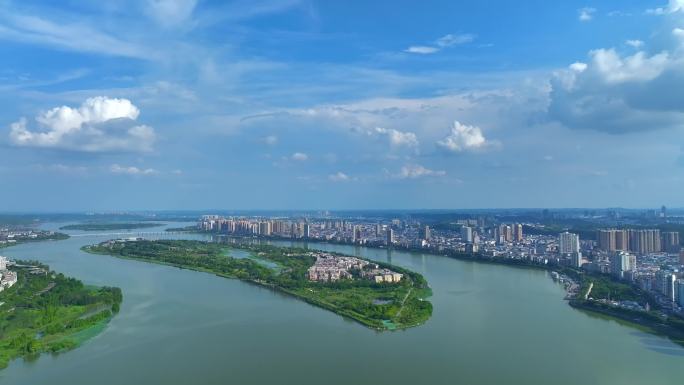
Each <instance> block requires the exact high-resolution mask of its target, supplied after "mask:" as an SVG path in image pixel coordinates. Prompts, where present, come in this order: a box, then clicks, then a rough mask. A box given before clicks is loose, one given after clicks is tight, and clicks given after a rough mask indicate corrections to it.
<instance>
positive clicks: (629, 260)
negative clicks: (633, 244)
mask: <svg viewBox="0 0 684 385" xmlns="http://www.w3.org/2000/svg"><path fill="white" fill-rule="evenodd" d="M635 267H636V257H635V256H634V254H630V253H628V252H625V251H617V252H615V254H613V256H612V257H611V258H610V271H611V273H612V274H613V275H614V276H616V277H618V278H624V277H625V273H626V272H628V271H632V270H634V269H635Z"/></svg>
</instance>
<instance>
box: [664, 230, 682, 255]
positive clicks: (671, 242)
mask: <svg viewBox="0 0 684 385" xmlns="http://www.w3.org/2000/svg"><path fill="white" fill-rule="evenodd" d="M662 236H663V241H662V244H661V246H662V248H663V250H665V251H667V252H668V253H679V250H680V249H681V246H680V245H679V232H677V231H664V232H663V233H662Z"/></svg>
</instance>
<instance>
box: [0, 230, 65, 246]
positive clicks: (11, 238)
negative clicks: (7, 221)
mask: <svg viewBox="0 0 684 385" xmlns="http://www.w3.org/2000/svg"><path fill="white" fill-rule="evenodd" d="M67 238H69V235H67V234H64V233H58V232H54V231H45V230H34V229H11V228H5V229H0V249H1V248H3V247H10V246H14V245H18V244H21V243H27V242H40V241H59V240H63V239H67Z"/></svg>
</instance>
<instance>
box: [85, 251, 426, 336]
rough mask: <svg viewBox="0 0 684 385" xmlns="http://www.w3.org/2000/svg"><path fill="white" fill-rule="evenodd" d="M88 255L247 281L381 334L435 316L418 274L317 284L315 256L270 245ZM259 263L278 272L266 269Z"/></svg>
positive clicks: (424, 283) (104, 252)
mask: <svg viewBox="0 0 684 385" xmlns="http://www.w3.org/2000/svg"><path fill="white" fill-rule="evenodd" d="M230 248H241V249H244V250H247V251H249V252H250V253H251V254H252V256H253V258H232V257H230V256H229V255H226V250H228V253H229V252H230ZM83 250H84V251H86V252H90V253H97V254H108V255H113V256H115V257H119V258H127V259H134V260H139V261H144V262H151V263H158V264H165V265H170V266H176V267H180V268H186V269H192V270H198V271H203V272H209V273H213V274H216V275H219V276H222V277H227V278H237V279H241V280H244V281H247V282H251V283H254V284H258V285H261V286H266V287H269V288H272V289H275V290H278V291H281V292H283V293H286V294H289V295H292V296H294V297H297V298H300V299H302V300H304V301H306V302H308V303H310V304H313V305H315V306H318V307H321V308H324V309H327V310H330V311H332V312H334V313H337V314H339V315H342V316H344V317H347V318H350V319H353V320H355V321H357V322H359V323H361V324H363V325H365V326H368V327H370V328H373V329H377V330H387V329H402V328H408V327H412V326H417V325H420V324H422V323H424V322H425V321H427V320H428V319H429V318H430V316H431V315H432V304H431V303H430V302H429V301H426V300H425V297H427V296H428V295H429V294H430V291H429V289H428V285H427V282H426V281H425V279H424V278H423V277H422V276H421V275H420V274H418V273H415V272H412V271H409V270H406V269H403V268H400V267H397V266H390V265H387V264H383V263H379V262H373V263H377V264H379V265H381V267H386V268H390V269H391V270H393V271H395V272H398V273H401V274H404V279H402V280H401V281H400V282H398V283H375V282H374V281H370V280H367V279H362V278H354V279H343V280H340V281H336V282H312V281H309V280H308V279H307V278H306V272H307V269H308V268H309V267H310V266H312V265H313V264H314V262H315V257H313V256H312V255H311V253H312V252H311V251H309V250H305V249H298V248H286V247H276V246H270V245H247V244H237V245H231V246H230V247H229V246H227V245H225V244H219V243H212V242H203V241H188V240H158V241H136V242H104V243H102V244H99V245H93V246H86V247H84V248H83ZM259 259H260V260H263V261H268V262H271V263H272V264H275V265H276V266H277V268H270V267H268V266H265V265H264V264H263V263H260V262H259V261H258V260H259Z"/></svg>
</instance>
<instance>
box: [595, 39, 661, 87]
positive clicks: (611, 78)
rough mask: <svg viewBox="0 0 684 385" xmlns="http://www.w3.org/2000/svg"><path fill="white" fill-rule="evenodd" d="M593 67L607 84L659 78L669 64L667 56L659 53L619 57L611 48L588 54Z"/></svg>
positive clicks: (641, 52)
mask: <svg viewBox="0 0 684 385" xmlns="http://www.w3.org/2000/svg"><path fill="white" fill-rule="evenodd" d="M590 55H591V57H592V59H593V63H592V64H593V67H594V68H595V70H596V71H597V72H598V74H599V75H600V76H601V78H602V79H603V80H604V81H606V82H607V83H622V82H626V81H648V80H652V79H654V78H656V77H657V76H659V75H660V74H661V73H662V72H663V70H664V69H665V68H666V66H667V65H668V64H669V54H668V53H667V52H661V53H658V54H655V55H653V56H650V57H648V56H647V55H646V53H645V52H643V51H639V52H637V53H635V54H634V55H632V56H626V57H620V55H618V53H617V52H615V50H614V49H613V48H610V49H597V50H594V51H591V52H590Z"/></svg>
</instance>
